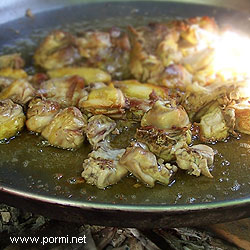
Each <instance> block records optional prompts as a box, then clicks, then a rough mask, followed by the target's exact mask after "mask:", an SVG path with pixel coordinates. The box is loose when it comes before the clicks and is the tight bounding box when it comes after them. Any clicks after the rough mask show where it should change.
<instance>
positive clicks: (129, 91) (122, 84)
mask: <svg viewBox="0 0 250 250" xmlns="http://www.w3.org/2000/svg"><path fill="white" fill-rule="evenodd" d="M113 84H114V86H115V87H116V88H119V89H120V90H121V91H122V92H123V94H124V95H126V97H128V98H137V99H150V95H151V94H152V93H154V94H155V95H156V96H158V97H159V98H162V99H166V98H168V97H169V94H168V90H167V89H166V88H165V87H162V86H156V85H154V84H150V83H140V82H138V81H136V80H125V81H115V82H113Z"/></svg>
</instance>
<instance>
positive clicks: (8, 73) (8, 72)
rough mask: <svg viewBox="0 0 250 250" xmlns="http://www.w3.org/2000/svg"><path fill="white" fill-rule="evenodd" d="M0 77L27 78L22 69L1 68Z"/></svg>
mask: <svg viewBox="0 0 250 250" xmlns="http://www.w3.org/2000/svg"><path fill="white" fill-rule="evenodd" d="M0 76H1V77H9V78H13V79H21V78H24V79H25V78H27V77H28V75H27V73H26V72H25V71H24V70H23V69H13V68H3V69H0Z"/></svg>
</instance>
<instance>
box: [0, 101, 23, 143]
mask: <svg viewBox="0 0 250 250" xmlns="http://www.w3.org/2000/svg"><path fill="white" fill-rule="evenodd" d="M25 119H26V118H25V115H24V113H23V108H22V107H21V106H20V105H18V104H15V103H13V102H12V101H11V100H10V99H5V100H1V101H0V140H3V139H9V138H10V137H12V136H15V135H16V134H17V132H19V131H21V130H22V128H23V127H24V124H25Z"/></svg>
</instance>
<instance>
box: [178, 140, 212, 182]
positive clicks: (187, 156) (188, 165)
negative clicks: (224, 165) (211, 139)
mask: <svg viewBox="0 0 250 250" xmlns="http://www.w3.org/2000/svg"><path fill="white" fill-rule="evenodd" d="M175 155H176V163H177V165H178V167H179V168H180V169H183V170H187V171H188V173H189V174H190V175H195V176H200V175H201V174H202V175H205V176H207V177H209V178H213V176H212V175H211V173H210V171H209V166H211V165H212V164H213V161H214V152H213V149H212V148H210V147H208V146H206V145H202V144H199V145H195V146H192V147H190V148H188V147H187V148H181V149H178V150H177V151H176V152H175Z"/></svg>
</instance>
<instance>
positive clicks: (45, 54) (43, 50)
mask: <svg viewBox="0 0 250 250" xmlns="http://www.w3.org/2000/svg"><path fill="white" fill-rule="evenodd" d="M79 59H80V55H79V52H78V49H77V47H76V45H75V38H74V37H73V36H72V35H71V34H69V33H67V32H63V31H60V30H55V31H52V32H51V33H50V34H49V35H48V36H47V37H46V38H45V39H44V41H43V42H42V43H41V45H40V46H39V47H38V49H37V50H36V52H35V55H34V61H35V64H36V65H39V66H40V67H42V68H44V69H47V70H49V69H58V68H62V67H65V66H68V65H71V64H74V63H75V62H76V61H78V60H79Z"/></svg>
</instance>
